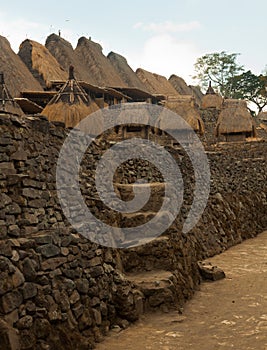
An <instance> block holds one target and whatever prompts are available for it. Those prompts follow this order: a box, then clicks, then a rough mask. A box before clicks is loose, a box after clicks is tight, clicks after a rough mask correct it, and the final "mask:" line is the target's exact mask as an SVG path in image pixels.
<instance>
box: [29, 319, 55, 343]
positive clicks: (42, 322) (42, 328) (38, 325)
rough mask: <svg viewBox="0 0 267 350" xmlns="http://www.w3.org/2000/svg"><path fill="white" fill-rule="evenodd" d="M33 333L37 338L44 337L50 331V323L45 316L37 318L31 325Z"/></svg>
mask: <svg viewBox="0 0 267 350" xmlns="http://www.w3.org/2000/svg"><path fill="white" fill-rule="evenodd" d="M33 329H34V334H35V335H36V337H37V338H38V339H45V338H47V337H48V336H49V334H50V332H51V325H50V323H49V321H48V320H47V319H45V318H37V319H36V320H35V321H34V325H33Z"/></svg>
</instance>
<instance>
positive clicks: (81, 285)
mask: <svg viewBox="0 0 267 350" xmlns="http://www.w3.org/2000/svg"><path fill="white" fill-rule="evenodd" d="M76 288H77V290H78V292H79V293H82V294H87V293H88V290H89V282H88V280H87V279H86V278H80V279H78V280H77V281H76Z"/></svg>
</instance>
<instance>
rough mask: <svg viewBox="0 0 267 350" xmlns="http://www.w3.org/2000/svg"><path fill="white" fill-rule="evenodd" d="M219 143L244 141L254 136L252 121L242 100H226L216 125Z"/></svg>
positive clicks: (254, 128)
mask: <svg viewBox="0 0 267 350" xmlns="http://www.w3.org/2000/svg"><path fill="white" fill-rule="evenodd" d="M216 136H217V138H218V140H219V141H245V140H246V138H250V137H255V136H256V127H255V123H254V120H253V118H252V116H251V114H250V112H249V111H248V109H247V104H246V102H245V101H242V100H235V99H226V100H225V101H224V103H223V106H222V111H221V113H220V115H219V118H218V122H217V125H216Z"/></svg>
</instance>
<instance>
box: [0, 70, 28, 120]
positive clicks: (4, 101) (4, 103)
mask: <svg viewBox="0 0 267 350" xmlns="http://www.w3.org/2000/svg"><path fill="white" fill-rule="evenodd" d="M0 111H4V112H7V113H10V114H16V115H22V114H23V112H22V110H21V108H20V106H19V105H18V104H17V103H16V102H15V100H14V99H13V98H12V97H11V95H10V93H9V91H8V89H7V87H6V84H5V79H4V73H0Z"/></svg>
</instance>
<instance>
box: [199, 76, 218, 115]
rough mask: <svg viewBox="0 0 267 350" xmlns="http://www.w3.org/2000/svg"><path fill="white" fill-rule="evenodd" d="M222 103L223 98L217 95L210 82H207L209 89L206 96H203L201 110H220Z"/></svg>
mask: <svg viewBox="0 0 267 350" xmlns="http://www.w3.org/2000/svg"><path fill="white" fill-rule="evenodd" d="M222 103H223V98H222V96H220V95H219V94H216V92H215V91H214V89H213V87H212V86H211V82H209V87H208V90H207V92H206V94H205V95H204V96H203V98H202V101H201V108H202V109H207V108H216V109H221V108H222Z"/></svg>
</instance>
